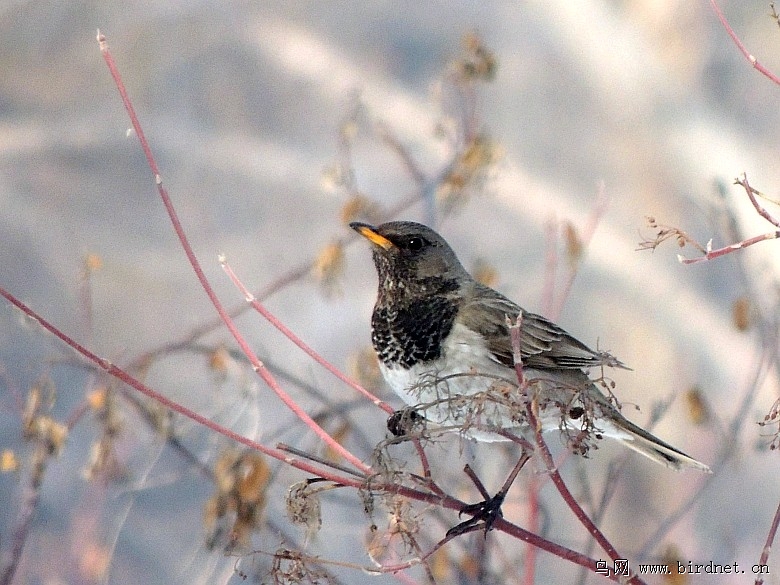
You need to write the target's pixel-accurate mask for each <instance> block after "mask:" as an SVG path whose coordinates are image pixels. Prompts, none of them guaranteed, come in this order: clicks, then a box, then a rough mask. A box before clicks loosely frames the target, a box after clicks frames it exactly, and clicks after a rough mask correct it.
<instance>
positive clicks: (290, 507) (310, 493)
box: [285, 480, 322, 532]
mask: <svg viewBox="0 0 780 585" xmlns="http://www.w3.org/2000/svg"><path fill="white" fill-rule="evenodd" d="M285 505H286V508H287V517H288V518H289V519H290V521H291V522H293V523H294V524H301V525H303V526H305V527H306V529H307V530H308V531H310V532H317V531H318V530H319V529H320V527H321V526H322V509H321V507H320V497H319V490H316V489H313V488H312V483H311V482H310V481H309V480H303V481H299V482H298V483H296V484H293V485H292V486H290V489H288V490H287V498H286V499H285Z"/></svg>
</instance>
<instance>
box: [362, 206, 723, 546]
mask: <svg viewBox="0 0 780 585" xmlns="http://www.w3.org/2000/svg"><path fill="white" fill-rule="evenodd" d="M349 226H350V227H351V228H352V229H353V230H355V231H356V232H357V233H358V234H360V235H361V236H363V237H364V238H366V239H367V240H368V241H369V242H370V243H371V249H372V256H373V261H374V265H375V268H376V272H377V276H378V284H379V286H378V292H377V298H376V303H375V305H374V309H373V314H372V317H371V338H372V343H373V346H374V350H375V351H376V354H377V356H378V358H379V368H380V370H381V373H382V375H383V377H384V379H385V381H386V383H387V384H388V385H389V386H390V388H391V389H392V390H393V391H394V392H395V393H396V394H397V395H398V396H399V397H400V398H401V399H402V400H403V401H404V403H405V404H406V405H407V406H406V408H405V409H404V410H399V411H397V412H396V416H394V417H391V421H392V422H390V421H389V428H390V429H391V431H392V432H394V433H395V434H404V433H406V432H407V431H409V430H410V429H416V428H424V429H425V432H426V433H429V434H432V433H435V432H451V431H457V432H459V433H460V434H461V435H462V436H464V437H466V438H468V439H473V440H477V441H484V442H497V441H507V440H512V437H513V436H519V437H523V436H525V437H528V436H529V433H530V432H532V430H531V428H530V424H529V422H528V420H527V416H526V412H527V411H526V408H525V405H526V404H527V403H528V401H529V400H530V399H531V398H530V397H533V398H532V399H533V404H534V408H535V409H538V410H537V411H536V412H538V424H540V425H541V430H542V431H543V432H548V431H561V432H563V433H564V435H565V436H566V437H567V439H568V441H567V442H568V444H569V446H570V447H571V448H572V450H574V451H575V452H577V453H579V454H581V455H585V456H587V454H588V450H589V449H590V448H591V447H592V446H594V445H596V446H597V442H598V441H599V440H601V439H603V438H608V439H613V440H616V441H618V442H620V443H622V444H623V445H625V446H627V447H629V448H630V449H633V450H634V451H636V452H637V453H640V454H641V455H644V456H645V457H647V458H649V459H651V460H652V461H654V462H656V463H660V464H662V465H665V466H666V467H669V468H671V469H674V470H678V471H679V470H683V469H697V470H700V471H704V472H710V469H709V467H708V466H707V465H706V464H704V463H702V462H700V461H698V460H696V459H694V458H693V457H691V456H689V455H687V454H685V453H683V452H682V451H680V450H679V449H677V448H675V447H673V446H671V445H670V444H669V443H667V442H665V441H663V440H661V439H659V438H658V437H656V436H654V435H652V434H651V433H649V432H648V431H646V430H644V429H643V428H641V427H639V426H638V425H636V424H634V423H633V422H631V421H629V420H628V419H627V418H626V417H625V416H623V414H621V412H620V410H619V409H618V407H617V406H616V404H617V401H616V400H614V399H613V398H612V396H608V395H607V394H605V393H604V392H602V389H601V388H600V387H599V386H600V385H601V387H602V388H608V386H607V385H606V384H599V383H598V382H597V381H594V380H592V379H591V377H590V376H589V370H591V369H594V368H598V369H601V370H603V369H604V368H605V367H612V368H626V366H625V365H624V364H623V363H622V362H621V361H620V360H618V359H617V358H615V357H614V356H612V355H611V354H610V353H608V352H603V351H594V350H592V349H590V348H589V347H588V346H586V345H585V344H584V343H582V342H581V341H579V340H577V339H576V338H575V337H573V336H572V335H570V334H569V333H567V332H566V331H565V330H563V329H562V328H561V327H559V326H558V325H556V324H555V323H553V322H552V321H550V320H549V319H547V318H545V317H543V316H541V315H537V314H534V313H531V312H528V311H526V310H524V309H522V308H521V307H520V306H519V305H517V304H515V303H514V302H513V301H511V300H509V299H508V298H507V297H505V296H504V295H502V294H501V293H499V292H498V291H496V290H494V289H492V288H490V287H488V286H486V285H484V284H481V283H479V282H477V281H476V280H475V279H474V278H473V277H472V276H471V275H470V274H469V273H468V271H467V270H466V269H465V268H464V267H463V265H462V264H461V263H460V261H459V260H458V257H457V256H456V254H455V252H454V251H453V249H452V248H451V247H450V245H449V244H448V243H447V242H446V241H445V239H444V238H443V237H442V236H440V235H439V234H438V233H436V232H435V231H434V230H433V229H431V228H430V227H428V226H425V225H423V224H420V223H415V222H411V221H391V222H387V223H383V224H381V225H378V226H373V225H370V224H367V223H362V222H352V223H350V224H349ZM507 317H509V318H510V319H518V322H519V327H520V333H519V346H520V358H521V360H520V361H521V364H522V374H523V382H524V384H527V387H526V389H525V391H523V389H522V388H521V384H520V380H519V379H518V376H517V373H516V369H515V358H514V356H513V347H512V340H511V334H510V324H509V322H508V320H507ZM602 380H603V376H602ZM608 394H611V392H610V391H608ZM421 425H422V426H421ZM530 436H533V435H530ZM499 505H500V502H499ZM488 529H489V525H488V526H487V528H486V530H488Z"/></svg>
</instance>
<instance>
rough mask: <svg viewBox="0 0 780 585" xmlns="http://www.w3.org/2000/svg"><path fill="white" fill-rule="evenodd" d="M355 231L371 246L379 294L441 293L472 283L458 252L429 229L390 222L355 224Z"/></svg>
mask: <svg viewBox="0 0 780 585" xmlns="http://www.w3.org/2000/svg"><path fill="white" fill-rule="evenodd" d="M349 227H351V228H352V229H353V230H355V231H356V232H357V233H359V234H360V235H361V236H363V237H364V238H366V239H367V240H368V241H370V242H371V244H372V251H373V256H374V264H375V265H376V270H377V273H378V274H379V291H380V294H382V292H383V289H384V291H389V290H394V291H397V292H396V294H404V293H409V294H419V293H426V292H427V293H438V292H447V291H451V290H453V287H455V288H457V286H458V285H459V284H460V283H461V282H462V281H463V280H464V279H465V280H471V277H470V276H469V274H468V272H466V270H465V268H463V266H462V265H461V263H460V261H459V260H458V257H457V256H455V252H453V251H452V248H450V246H449V244H447V242H446V241H445V240H444V238H442V237H441V236H440V235H439V234H437V233H436V232H435V231H433V230H432V229H431V228H429V227H428V226H425V225H422V224H419V223H414V222H411V221H391V222H388V223H383V224H381V225H379V226H376V227H374V226H372V225H368V224H365V223H359V222H353V223H351V224H349Z"/></svg>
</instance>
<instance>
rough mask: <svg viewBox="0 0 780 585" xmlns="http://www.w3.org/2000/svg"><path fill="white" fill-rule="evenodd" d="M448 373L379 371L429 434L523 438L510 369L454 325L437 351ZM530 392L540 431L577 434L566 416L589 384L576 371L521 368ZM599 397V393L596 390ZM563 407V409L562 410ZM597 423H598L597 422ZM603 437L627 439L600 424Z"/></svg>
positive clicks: (520, 403) (426, 367) (427, 368)
mask: <svg viewBox="0 0 780 585" xmlns="http://www.w3.org/2000/svg"><path fill="white" fill-rule="evenodd" d="M442 356H444V357H446V361H447V364H448V366H449V367H447V368H439V369H436V368H435V367H433V365H432V364H417V365H416V366H414V367H412V368H410V369H403V368H401V367H387V366H385V365H384V364H382V363H380V366H379V367H380V370H381V371H382V375H383V376H384V378H385V380H386V381H387V383H388V385H389V386H390V387H391V388H392V389H393V391H395V393H396V394H398V396H400V397H401V399H402V400H403V401H404V402H405V403H406V404H407V405H409V406H413V407H415V409H416V411H417V412H418V413H419V414H421V415H423V416H424V417H425V418H426V420H427V422H428V423H429V424H430V423H433V425H434V427H433V428H430V427H429V430H430V431H434V429H435V430H436V432H442V431H450V430H451V431H457V432H460V433H461V434H463V435H464V436H465V437H468V438H471V439H476V440H478V441H485V442H497V441H507V440H509V439H507V438H506V437H505V436H503V435H501V434H498V433H496V432H494V431H491V430H490V429H502V430H507V431H510V432H513V433H514V434H524V433H525V432H526V431H527V430H528V429H527V427H528V425H527V423H526V422H525V417H526V409H525V404H526V402H525V401H526V397H525V395H524V393H523V392H521V391H520V389H519V387H518V386H519V385H518V381H517V376H516V374H515V370H514V368H508V367H507V366H505V365H503V364H500V363H499V362H496V361H494V360H493V359H492V358H491V355H490V352H489V351H488V349H487V347H486V346H485V343H484V340H483V339H482V337H481V336H480V335H478V334H476V333H474V332H473V331H471V330H469V329H467V328H466V327H464V326H462V325H459V324H456V325H455V326H454V327H453V330H452V334H451V335H450V336H449V337H448V338H447V342H446V343H445V346H444V347H443V349H442ZM523 375H524V378H525V380H526V381H528V382H529V384H530V386H529V390H528V391H529V392H530V393H539V394H540V395H541V396H544V397H545V398H546V400H541V401H540V402H541V403H542V404H544V405H546V406H543V407H542V411H541V412H540V413H539V418H540V422H541V424H542V430H543V431H552V430H561V429H562V428H564V427H568V429H569V430H571V431H574V432H576V431H578V427H579V425H580V424H581V421H577V420H574V421H573V420H569V419H568V418H567V417H566V416H565V414H564V413H565V412H567V411H568V409H569V408H571V407H574V406H580V405H582V402H581V401H580V400H579V399H578V396H579V394H580V392H582V391H585V392H586V393H587V392H588V391H589V390H588V389H587V388H588V387H590V386H591V382H590V380H587V378H584V377H583V375H582V372H580V371H579V370H572V371H571V372H558V373H556V374H555V379H554V380H552V379H551V378H550V376H551V374H550V373H548V372H543V371H539V370H533V369H530V368H525V369H524V370H523ZM583 382H584V383H583ZM596 392H598V390H596ZM562 404H565V405H567V406H565V407H562V406H561V405H562ZM598 418H599V419H600V418H601V417H598ZM599 427H600V429H599V430H600V432H601V433H602V434H603V435H605V436H612V437H614V438H619V439H626V438H629V437H628V435H627V434H626V433H625V432H624V431H622V430H620V429H618V428H615V427H614V425H612V424H611V423H610V422H609V421H606V420H603V419H601V420H599Z"/></svg>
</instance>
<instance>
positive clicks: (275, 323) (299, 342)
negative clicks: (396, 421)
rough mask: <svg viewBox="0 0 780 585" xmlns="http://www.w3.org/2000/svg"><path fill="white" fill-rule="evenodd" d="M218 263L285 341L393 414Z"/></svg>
mask: <svg viewBox="0 0 780 585" xmlns="http://www.w3.org/2000/svg"><path fill="white" fill-rule="evenodd" d="M219 263H220V265H221V266H222V269H223V270H224V271H225V274H227V275H228V278H230V280H231V282H232V283H233V284H234V285H235V286H236V288H238V290H239V291H240V292H241V294H242V295H244V298H245V299H246V301H247V302H248V303H249V304H250V305H251V306H252V308H253V309H254V310H255V311H257V312H258V313H260V314H261V315H262V316H263V317H265V319H266V320H267V321H268V322H269V323H270V324H271V325H273V326H274V327H276V328H277V329H278V330H279V331H281V332H282V333H283V334H284V336H285V337H287V339H289V340H290V341H292V342H293V343H294V344H295V345H297V346H298V347H299V348H301V349H302V350H303V351H304V352H305V353H306V355H308V356H309V357H310V358H312V359H313V360H314V361H315V362H317V363H318V364H320V365H321V366H322V367H323V368H325V369H326V370H328V371H329V372H330V373H331V374H333V375H334V376H336V377H337V378H338V379H339V380H341V381H342V382H344V383H345V384H347V385H348V386H349V387H350V388H352V389H354V390H356V391H357V392H359V393H360V394H362V395H363V396H364V397H366V398H368V399H369V400H370V401H371V402H372V403H373V404H374V405H376V406H379V407H380V408H381V409H382V410H384V411H385V412H386V413H387V414H392V413H393V407H392V406H390V405H389V404H387V403H386V402H384V401H383V400H380V399H379V398H377V397H376V396H374V395H373V394H372V393H371V392H369V391H368V390H366V389H365V388H363V387H362V386H361V385H360V384H358V383H357V382H355V381H354V380H352V379H351V378H349V377H348V376H346V375H345V374H343V373H342V372H341V371H340V370H339V369H338V368H337V367H336V366H334V365H333V364H331V363H330V362H329V361H327V360H326V359H325V358H323V357H322V356H321V355H320V354H318V353H317V352H316V351H314V350H313V349H312V348H311V347H310V346H308V345H307V344H306V343H305V342H304V341H303V340H302V339H301V338H300V337H298V336H297V335H295V333H293V332H292V331H291V330H290V329H289V328H288V327H287V326H286V325H285V324H284V323H282V322H281V321H280V320H279V319H277V318H276V317H275V316H274V315H273V314H272V313H271V312H270V311H269V310H268V309H266V308H265V306H264V305H262V304H261V303H260V301H258V300H257V299H256V298H255V297H254V295H253V294H252V293H251V292H249V289H247V288H246V286H244V283H243V282H241V280H240V279H239V278H238V276H236V273H235V272H233V269H232V268H231V267H230V264H228V263H227V261H226V260H225V258H224V256H220V259H219Z"/></svg>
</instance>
